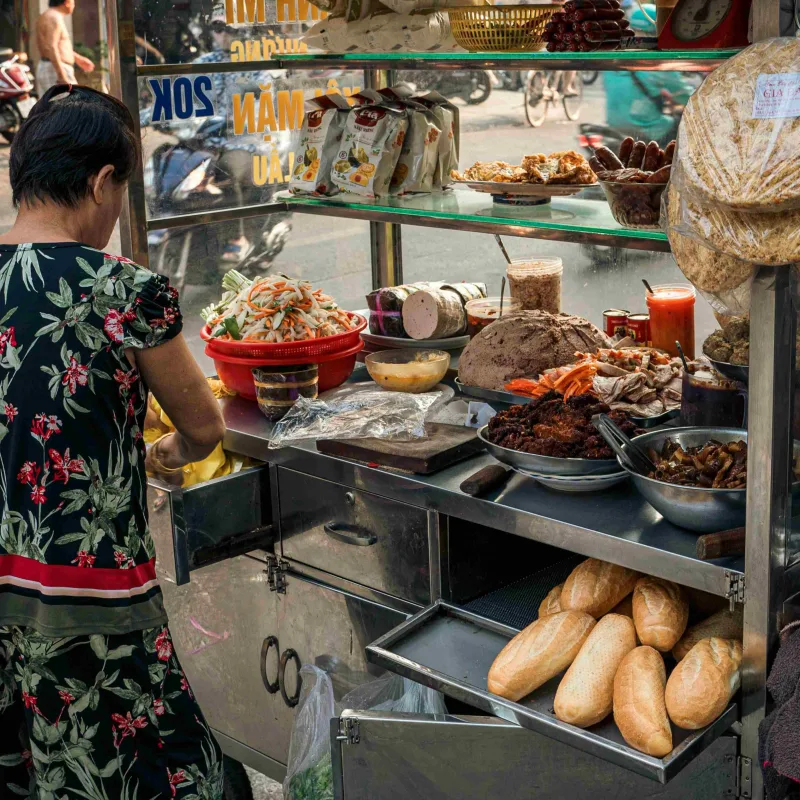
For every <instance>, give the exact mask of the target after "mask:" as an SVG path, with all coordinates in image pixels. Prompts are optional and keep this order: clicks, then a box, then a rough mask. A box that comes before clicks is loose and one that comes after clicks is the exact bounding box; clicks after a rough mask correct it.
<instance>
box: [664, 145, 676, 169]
mask: <svg viewBox="0 0 800 800" xmlns="http://www.w3.org/2000/svg"><path fill="white" fill-rule="evenodd" d="M674 157H675V140H674V139H673V140H672V141H671V142H670V143H669V144H668V145H667V146H666V147H665V148H664V165H665V166H666V165H667V164H671V163H672V159H673V158H674Z"/></svg>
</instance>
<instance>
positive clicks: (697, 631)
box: [672, 606, 743, 661]
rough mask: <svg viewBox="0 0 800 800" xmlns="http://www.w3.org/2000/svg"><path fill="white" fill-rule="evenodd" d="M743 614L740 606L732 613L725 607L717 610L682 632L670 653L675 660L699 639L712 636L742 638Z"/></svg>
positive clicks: (684, 654)
mask: <svg viewBox="0 0 800 800" xmlns="http://www.w3.org/2000/svg"><path fill="white" fill-rule="evenodd" d="M742 627H743V616H742V607H741V606H739V607H738V608H737V609H736V610H735V611H734V612H733V614H731V612H730V611H729V610H728V609H727V608H725V609H723V610H722V611H717V613H716V614H712V615H711V616H710V617H708V619H704V620H703V621H702V622H698V623H697V625H692V627H691V628H688V629H687V631H686V633H684V634H683V637H682V638H681V640H680V641H679V642H678V643H677V644H676V645H675V647H673V648H672V655H673V656H674V657H675V660H676V661H680V660H681V659H682V658H685V657H686V654H687V653H688V652H689V651H690V650H691V649H692V648H693V647H694V646H695V645H696V644H697V643H698V642H699V641H701V640H703V639H710V638H711V637H712V636H713V637H716V638H717V639H737V640H738V641H741V640H742Z"/></svg>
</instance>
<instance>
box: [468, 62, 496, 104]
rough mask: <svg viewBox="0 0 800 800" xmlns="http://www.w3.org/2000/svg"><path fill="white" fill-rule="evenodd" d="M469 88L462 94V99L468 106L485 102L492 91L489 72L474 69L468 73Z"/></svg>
mask: <svg viewBox="0 0 800 800" xmlns="http://www.w3.org/2000/svg"><path fill="white" fill-rule="evenodd" d="M469 80H470V90H469V92H467V93H466V94H465V95H464V101H465V102H466V104H467V105H469V106H477V105H480V104H481V103H484V102H486V100H488V99H489V95H490V94H491V93H492V80H491V78H490V77H489V73H487V72H484V71H483V70H475V71H474V72H471V73H470V75H469Z"/></svg>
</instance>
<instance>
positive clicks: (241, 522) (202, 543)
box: [147, 464, 274, 586]
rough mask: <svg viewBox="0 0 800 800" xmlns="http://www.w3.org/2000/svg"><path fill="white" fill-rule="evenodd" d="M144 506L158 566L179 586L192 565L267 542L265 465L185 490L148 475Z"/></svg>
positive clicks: (269, 511)
mask: <svg viewBox="0 0 800 800" xmlns="http://www.w3.org/2000/svg"><path fill="white" fill-rule="evenodd" d="M147 507H148V512H149V517H150V531H151V534H152V536H153V539H154V541H155V544H156V551H157V552H158V555H159V564H160V567H161V568H162V569H163V570H164V571H166V573H167V574H168V575H169V576H170V577H171V578H174V580H175V583H177V584H178V585H179V586H180V585H182V584H184V583H188V582H189V572H190V571H191V570H193V569H197V568H198V567H203V566H206V565H208V564H213V563H215V562H217V561H221V560H223V559H225V558H232V557H233V556H236V555H241V554H243V553H249V552H250V551H251V550H256V549H265V550H269V549H271V548H272V545H273V541H274V537H273V534H272V531H273V526H272V504H271V501H270V491H269V465H267V464H264V465H263V466H260V467H254V468H252V469H246V470H242V471H241V472H237V473H235V474H233V475H226V476H225V477H223V478H216V479H215V480H212V481H207V482H205V483H199V484H197V485H196V486H190V487H189V488H188V489H183V488H180V487H177V486H172V485H170V484H168V483H165V482H163V481H160V480H156V479H154V478H150V479H149V480H148V492H147ZM170 543H171V546H170ZM170 556H172V558H170ZM170 562H172V563H170Z"/></svg>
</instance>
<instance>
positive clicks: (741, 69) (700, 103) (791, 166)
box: [672, 37, 800, 261]
mask: <svg viewBox="0 0 800 800" xmlns="http://www.w3.org/2000/svg"><path fill="white" fill-rule="evenodd" d="M798 89H800V41H798V40H797V39H795V38H793V37H792V38H788V37H786V38H776V39H767V40H765V41H762V42H758V43H756V44H754V45H751V46H750V47H748V48H746V49H745V50H743V51H742V52H741V53H738V54H737V55H735V56H734V57H733V58H730V59H728V60H727V61H726V62H725V63H724V64H722V65H721V66H720V67H718V68H717V69H716V70H714V71H713V72H712V73H711V74H710V75H709V76H708V77H707V78H706V79H705V81H704V82H703V84H702V86H700V88H699V89H698V90H697V91H696V92H695V93H694V94H693V95H692V97H691V98H690V99H689V102H688V103H687V105H686V109H685V111H684V113H683V117H682V119H681V125H680V128H679V131H678V141H677V152H676V157H675V160H674V162H673V170H672V180H673V181H675V183H676V185H677V186H678V188H679V189H680V190H681V192H685V193H686V195H687V197H688V196H691V197H692V198H694V199H697V200H699V201H701V202H702V204H703V205H704V206H706V205H720V206H723V207H724V208H725V209H728V210H733V211H745V212H751V213H752V212H758V213H760V214H764V213H772V212H784V211H789V210H793V209H800V172H798V170H797V154H798V152H800V93H799V92H798ZM764 223H765V224H768V223H767V222H766V221H764ZM786 260H787V261H788V260H790V259H786Z"/></svg>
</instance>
